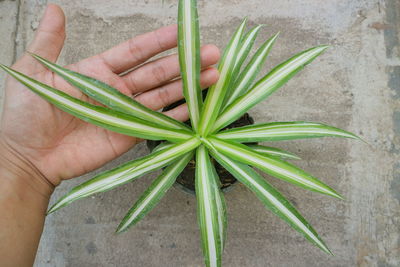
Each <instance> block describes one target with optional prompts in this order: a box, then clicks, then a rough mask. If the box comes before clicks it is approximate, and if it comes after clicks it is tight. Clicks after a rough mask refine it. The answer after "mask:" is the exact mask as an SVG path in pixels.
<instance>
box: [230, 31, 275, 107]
mask: <svg viewBox="0 0 400 267" xmlns="http://www.w3.org/2000/svg"><path fill="white" fill-rule="evenodd" d="M278 35H279V33H277V34H275V35H274V36H273V37H272V38H270V39H269V40H267V41H266V42H265V43H264V44H263V45H262V46H261V47H260V48H259V49H258V50H257V52H256V53H255V54H254V56H253V57H252V59H251V60H250V62H249V64H248V65H247V66H246V68H245V69H244V70H243V71H242V72H241V73H240V75H239V78H238V79H237V80H236V81H235V83H234V84H233V86H232V88H231V90H229V92H230V94H229V97H228V98H227V100H226V104H225V106H228V105H229V104H231V103H232V102H233V101H234V100H235V99H237V98H238V97H239V96H241V95H243V94H244V93H246V92H247V91H248V89H249V88H250V86H251V85H252V84H253V82H254V80H255V79H256V78H257V75H258V74H259V73H260V71H261V69H262V67H263V65H264V63H265V61H266V60H267V56H268V54H269V52H270V51H271V48H272V46H273V44H274V43H275V40H276V39H277V38H278Z"/></svg>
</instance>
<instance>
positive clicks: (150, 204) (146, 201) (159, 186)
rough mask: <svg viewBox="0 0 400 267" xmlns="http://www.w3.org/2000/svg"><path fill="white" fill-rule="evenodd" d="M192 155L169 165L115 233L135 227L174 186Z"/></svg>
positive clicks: (190, 153)
mask: <svg viewBox="0 0 400 267" xmlns="http://www.w3.org/2000/svg"><path fill="white" fill-rule="evenodd" d="M193 155H194V153H193V152H189V153H187V154H186V155H184V156H183V157H181V158H179V159H178V160H177V161H175V162H173V163H171V165H169V166H168V168H166V169H165V170H164V171H163V172H162V174H161V175H160V176H158V178H157V179H156V180H154V181H153V183H152V184H151V185H150V186H149V187H148V188H147V189H146V191H145V192H144V193H143V194H142V195H141V196H140V198H139V200H138V201H137V202H136V203H135V204H134V205H133V207H132V208H131V209H130V210H129V211H128V213H127V214H126V215H125V217H124V218H123V219H122V221H121V223H120V225H119V226H118V229H117V233H121V232H123V231H126V230H128V228H129V227H131V226H133V225H135V224H136V223H137V222H138V221H140V220H141V219H142V218H143V217H144V216H145V215H146V214H147V213H149V212H150V211H151V210H152V209H153V208H154V207H155V206H156V205H157V204H158V202H160V200H161V198H162V197H163V196H164V195H165V194H166V193H167V191H168V190H169V189H170V188H171V186H172V185H173V184H174V182H175V180H176V178H177V177H178V175H179V174H180V173H181V172H182V171H183V169H184V168H185V167H186V165H187V164H188V163H189V161H190V160H191V159H192V157H193Z"/></svg>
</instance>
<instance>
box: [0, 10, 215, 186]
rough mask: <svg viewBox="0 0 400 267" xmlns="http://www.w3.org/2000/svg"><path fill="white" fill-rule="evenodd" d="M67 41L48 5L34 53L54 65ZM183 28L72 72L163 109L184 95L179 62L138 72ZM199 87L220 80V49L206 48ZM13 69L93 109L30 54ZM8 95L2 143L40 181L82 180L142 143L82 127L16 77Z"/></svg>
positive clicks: (179, 111) (130, 44)
mask: <svg viewBox="0 0 400 267" xmlns="http://www.w3.org/2000/svg"><path fill="white" fill-rule="evenodd" d="M64 39H65V18H64V14H63V11H62V10H61V8H60V7H58V6H56V5H49V6H48V8H47V10H46V12H45V15H44V17H43V19H42V21H41V23H40V26H39V28H38V30H37V32H36V36H35V38H34V41H33V42H32V44H31V45H30V46H29V48H28V51H29V52H32V53H35V54H38V55H40V56H42V57H44V58H46V59H48V60H50V61H56V60H57V57H58V56H59V54H60V51H61V49H62V47H63V43H64ZM176 42H177V27H176V26H168V27H164V28H161V29H158V30H156V31H154V32H151V33H146V34H143V35H140V36H137V37H135V38H133V39H131V40H129V41H127V42H124V43H122V44H120V45H117V46H115V47H113V48H111V49H109V50H107V51H105V52H103V53H101V54H98V55H95V56H92V57H90V58H87V59H84V60H82V61H80V62H78V63H75V64H71V65H69V66H67V68H69V69H71V70H74V71H77V72H80V73H82V74H85V75H88V76H91V77H93V78H96V79H99V80H101V81H103V82H105V83H107V84H110V85H111V86H113V87H115V88H117V89H118V90H120V91H121V92H122V93H124V94H126V95H129V96H132V97H133V96H135V99H136V100H137V101H139V102H141V103H142V104H144V105H146V106H148V107H149V108H152V109H154V110H158V109H160V108H163V107H165V106H167V105H169V104H171V103H173V102H176V101H177V100H179V99H181V98H182V97H183V96H182V83H181V81H180V80H176V81H172V80H173V79H175V78H177V77H178V76H179V72H180V70H179V63H178V56H177V55H171V56H167V57H163V58H160V59H157V60H155V61H152V62H149V63H146V64H144V65H143V66H140V67H138V68H136V69H134V70H133V71H132V72H130V73H128V74H126V75H123V76H121V74H122V73H124V72H126V71H127V70H130V69H132V68H135V67H137V66H139V65H140V64H142V63H144V62H145V61H147V60H149V59H150V58H151V57H153V56H155V55H157V54H159V53H161V52H164V51H166V50H169V49H171V48H174V47H175V46H176ZM201 53H202V55H201V58H202V60H201V61H202V66H203V68H204V70H203V72H202V75H201V85H202V87H203V88H206V87H209V86H210V85H212V84H213V83H215V82H216V80H217V79H218V72H217V70H215V69H214V68H211V67H210V66H211V65H213V64H215V63H216V62H217V61H218V59H219V51H218V49H217V48H216V47H215V46H212V45H207V46H204V47H203V48H202V50H201ZM13 68H14V69H16V70H18V71H20V72H22V73H24V74H26V75H28V76H31V77H33V78H34V79H36V80H39V81H42V82H44V83H46V84H48V85H50V86H52V87H54V88H57V89H59V90H62V91H64V92H66V93H67V94H69V95H72V96H74V97H76V98H79V99H81V100H84V101H87V102H90V103H94V101H93V100H91V99H89V98H88V97H87V96H86V95H84V94H82V93H81V92H80V91H79V90H77V89H76V88H74V87H72V86H71V85H69V84H68V83H66V82H65V81H64V80H62V79H61V78H60V77H58V76H56V75H54V74H53V73H52V72H50V71H49V70H47V69H46V68H44V67H43V66H42V65H41V64H40V63H38V62H37V61H36V60H35V59H33V58H32V57H31V56H30V55H29V54H25V55H23V56H22V57H21V59H19V60H18V61H17V62H16V63H15V64H14V66H13ZM5 91H6V97H5V102H4V111H3V117H2V120H1V124H0V143H1V144H0V145H1V147H2V149H3V150H4V151H7V153H10V154H12V155H17V157H16V158H15V160H14V162H13V164H17V165H18V160H21V164H20V165H21V166H17V168H26V169H27V170H24V171H26V172H28V173H29V172H31V173H32V174H35V175H40V176H42V177H43V178H45V179H47V180H48V181H49V182H50V183H51V184H53V185H58V184H59V183H60V182H61V181H62V180H64V179H69V178H72V177H76V176H79V175H82V174H84V173H86V172H89V171H91V170H93V169H96V168H98V167H100V166H101V165H103V164H105V163H106V162H108V161H110V160H112V159H114V158H115V157H117V156H119V155H121V154H122V153H124V152H126V151H127V150H128V149H130V148H131V147H132V146H133V145H135V144H136V143H137V142H138V139H136V138H132V137H129V136H124V135H121V134H117V133H114V132H111V131H108V130H105V129H102V128H99V127H97V126H94V125H91V124H88V123H86V122H84V121H81V120H79V119H77V118H75V117H73V116H71V115H69V114H67V113H65V112H63V111H61V110H59V109H57V108H56V107H54V106H53V105H51V104H49V103H48V102H46V101H45V100H43V99H41V98H40V97H39V96H37V95H35V94H34V93H32V92H31V91H29V90H28V89H27V88H25V87H24V86H23V85H21V84H20V83H18V82H17V81H15V80H14V79H12V78H9V79H8V80H7V82H6V88H5ZM167 115H169V116H171V117H174V118H176V119H178V120H181V121H184V120H186V119H187V118H188V114H187V110H186V106H185V105H182V106H179V107H177V108H175V109H173V110H171V111H169V112H167Z"/></svg>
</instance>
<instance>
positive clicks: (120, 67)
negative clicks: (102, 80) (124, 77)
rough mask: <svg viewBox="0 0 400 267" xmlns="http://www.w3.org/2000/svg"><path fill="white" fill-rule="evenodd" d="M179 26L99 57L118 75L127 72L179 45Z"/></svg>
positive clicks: (167, 28)
mask: <svg viewBox="0 0 400 267" xmlns="http://www.w3.org/2000/svg"><path fill="white" fill-rule="evenodd" d="M177 34H178V30H177V26H176V25H170V26H166V27H162V28H160V29H158V30H155V31H152V32H148V33H145V34H142V35H139V36H136V37H134V38H132V39H130V40H128V41H125V42H123V43H121V44H119V45H117V46H114V47H113V48H111V49H109V50H107V51H105V52H103V53H101V54H99V55H98V57H100V58H101V59H102V60H103V61H104V63H105V65H106V66H107V67H108V68H110V70H111V71H112V72H114V73H116V74H120V73H122V72H124V71H127V70H129V69H131V68H133V67H135V66H137V65H139V64H141V63H143V62H145V61H147V60H148V59H149V58H151V57H153V56H155V55H157V54H159V53H161V52H164V51H166V50H168V49H171V48H174V47H176V45H177Z"/></svg>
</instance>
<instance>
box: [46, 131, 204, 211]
mask: <svg viewBox="0 0 400 267" xmlns="http://www.w3.org/2000/svg"><path fill="white" fill-rule="evenodd" d="M199 144H200V141H199V140H198V139H197V138H192V139H190V140H188V141H185V142H182V143H180V144H176V145H173V146H171V147H170V148H166V149H164V150H162V151H157V152H154V153H151V154H149V155H147V156H145V157H142V158H140V159H136V160H133V161H130V162H127V163H125V164H123V165H120V166H119V167H117V168H115V169H113V170H110V171H106V172H104V173H101V174H99V175H97V176H95V177H94V178H92V179H90V180H89V181H86V182H84V183H82V184H80V185H78V186H76V187H74V188H73V189H72V190H71V191H70V192H68V193H67V194H66V195H65V196H63V197H62V198H61V199H59V200H58V201H57V203H55V204H54V205H53V206H52V207H51V208H50V209H49V211H48V213H51V212H54V211H56V210H58V209H60V208H62V207H64V206H66V205H68V204H70V203H72V202H74V201H75V200H78V199H81V198H85V197H88V196H91V195H93V194H96V193H99V192H105V191H108V190H110V189H113V188H115V187H117V186H120V185H122V184H125V183H127V182H130V181H132V180H134V179H136V178H138V177H140V176H142V175H144V174H146V173H148V172H151V171H154V170H157V169H159V168H162V167H164V166H166V165H168V164H170V163H171V162H173V161H174V160H176V159H177V158H178V157H180V156H182V155H184V154H186V153H188V152H190V151H191V150H193V149H195V148H196V147H197V146H198V145H199Z"/></svg>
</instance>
